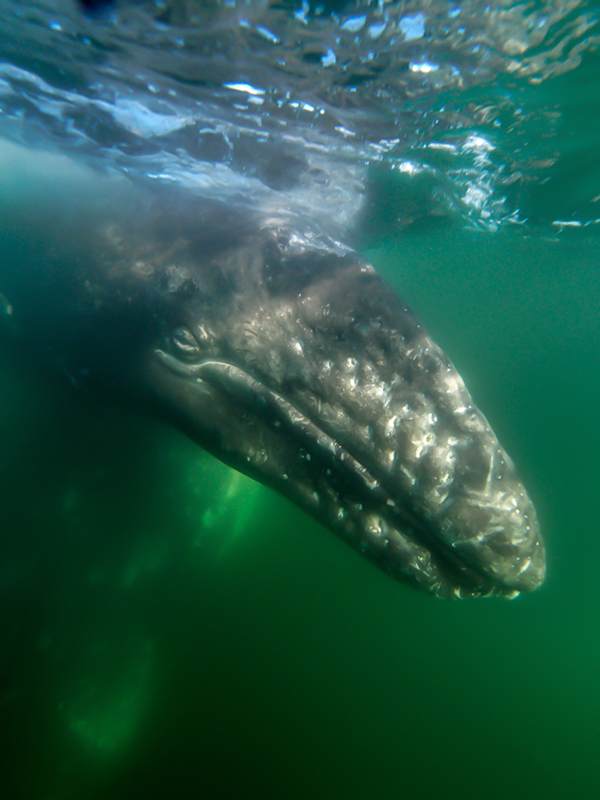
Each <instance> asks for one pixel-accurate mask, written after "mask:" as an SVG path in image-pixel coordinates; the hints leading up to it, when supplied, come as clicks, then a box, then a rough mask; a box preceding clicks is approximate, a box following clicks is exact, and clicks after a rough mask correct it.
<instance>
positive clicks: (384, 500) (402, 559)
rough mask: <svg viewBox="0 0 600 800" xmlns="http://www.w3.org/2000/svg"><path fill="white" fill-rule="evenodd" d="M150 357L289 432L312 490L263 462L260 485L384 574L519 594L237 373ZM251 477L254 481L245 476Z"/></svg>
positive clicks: (284, 404)
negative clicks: (273, 475)
mask: <svg viewBox="0 0 600 800" xmlns="http://www.w3.org/2000/svg"><path fill="white" fill-rule="evenodd" d="M154 352H155V355H156V356H157V358H158V359H159V361H160V362H162V363H163V364H164V365H165V366H166V367H167V368H168V369H169V370H170V371H171V372H173V373H175V374H176V375H178V376H179V377H183V378H186V379H187V380H192V381H195V382H197V384H198V385H199V386H200V387H203V388H205V389H207V390H209V391H215V390H216V391H217V392H218V393H219V395H220V396H221V395H222V396H226V397H227V398H228V400H229V401H231V400H232V399H233V400H234V402H236V404H237V405H238V406H241V407H243V408H244V411H245V412H250V413H252V412H254V414H255V417H256V418H260V420H261V421H262V423H263V424H264V425H265V426H268V427H269V428H271V429H272V430H273V431H275V432H276V434H277V436H278V437H283V436H285V434H286V432H289V433H290V434H291V435H293V437H294V439H295V441H296V442H298V441H299V446H298V450H299V452H301V457H302V458H304V459H307V460H308V461H310V462H311V465H312V469H311V471H313V472H315V473H316V472H317V471H319V472H320V475H321V485H320V487H319V489H317V490H316V491H314V490H313V491H312V492H304V493H303V494H302V495H301V496H300V497H299V496H298V493H297V492H294V490H293V488H291V487H290V484H292V483H293V482H292V480H291V479H290V478H289V476H288V475H287V474H285V475H283V479H284V481H283V482H284V483H287V484H288V485H287V486H285V485H284V486H282V485H281V483H280V482H279V481H277V480H269V479H267V480H264V474H265V473H264V471H263V467H264V465H263V464H261V465H260V466H259V467H258V471H259V472H260V474H261V479H262V482H264V483H267V485H271V486H272V487H273V488H276V489H277V490H278V491H279V492H281V493H283V494H284V495H286V496H288V497H289V498H290V499H292V500H294V501H295V502H296V503H297V504H299V505H301V507H303V508H304V510H305V511H307V512H308V513H310V514H311V515H312V516H314V517H316V518H317V519H318V520H319V521H320V522H321V523H323V522H324V520H325V521H326V522H327V523H328V524H329V525H330V526H331V527H332V528H334V529H336V530H337V532H338V534H340V535H341V536H342V538H344V539H346V540H347V541H348V542H349V543H350V544H351V545H352V546H353V547H354V548H355V549H358V550H359V551H360V552H361V553H362V555H364V556H366V557H367V558H368V559H370V560H371V561H374V562H376V563H377V564H378V566H380V567H381V568H383V569H384V571H387V572H389V573H390V574H393V575H395V576H396V577H401V578H403V579H408V580H409V581H412V582H413V583H416V584H417V585H419V586H421V587H422V588H425V589H427V590H428V591H430V592H431V593H433V594H435V595H438V596H443V597H448V596H450V597H472V596H487V595H498V594H499V595H502V596H504V597H508V598H511V599H512V598H513V597H516V596H518V595H519V594H520V592H519V590H518V589H515V588H514V587H511V586H507V585H504V584H502V583H500V584H498V583H497V582H495V581H494V580H493V578H492V577H491V576H490V575H489V574H486V572H485V571H484V570H483V569H481V570H480V569H478V565H477V564H476V563H473V561H472V560H468V561H467V560H466V559H465V558H464V557H463V553H462V552H461V549H460V548H454V547H450V546H448V545H447V544H446V543H445V542H444V541H443V540H442V539H440V537H439V536H437V535H436V533H435V531H434V530H433V529H432V528H433V526H428V525H427V519H425V518H423V516H422V515H421V516H419V514H418V513H417V512H415V511H414V510H412V509H411V503H410V500H409V499H408V498H405V499H404V500H402V499H401V500H400V501H398V500H397V497H395V495H394V493H393V492H391V491H389V490H388V489H387V488H386V486H385V479H384V480H383V481H381V480H379V479H378V478H377V477H375V476H374V475H373V474H372V472H371V471H370V470H369V469H367V467H365V466H364V464H363V463H361V461H360V460H359V459H357V458H356V457H355V456H354V455H352V453H351V452H350V451H349V450H348V449H347V448H346V447H344V446H343V445H341V444H340V443H339V442H338V441H336V439H335V438H334V437H333V436H331V435H330V434H328V433H327V432H326V431H324V430H323V429H322V428H321V427H320V425H319V424H318V423H316V422H315V421H314V420H313V419H312V418H311V417H310V416H309V415H307V413H305V412H304V411H301V410H300V409H299V408H298V407H297V406H295V405H294V404H293V403H292V402H290V401H289V400H287V399H286V398H285V397H283V396H282V395H281V394H279V393H278V392H276V391H275V390H273V389H271V388H270V387H269V386H268V385H266V384H265V383H263V382H262V381H261V380H259V379H257V378H255V377H253V376H252V375H251V374H250V373H249V372H248V371H247V370H245V369H244V368H242V367H239V366H237V365H236V364H234V363H232V362H230V361H227V360H225V359H220V358H205V359H198V360H194V361H190V362H185V361H182V360H180V359H178V358H175V357H174V356H173V355H171V354H170V353H168V352H166V351H165V350H162V349H160V348H156V349H155V350H154ZM208 387H210V389H209V388H208ZM266 412H269V413H266ZM246 459H247V460H248V462H251V461H252V460H253V454H252V453H249V454H247V455H246ZM311 459H312V461H311ZM250 474H252V475H253V477H256V475H255V474H254V473H252V471H251V472H250ZM313 477H314V476H313ZM340 481H342V482H343V484H344V485H343V487H341V486H340ZM334 484H335V494H336V500H335V502H334V503H333V506H334V508H331V509H329V513H324V511H325V512H327V510H328V509H324V508H323V506H324V505H327V503H326V502H325V503H324V501H323V498H324V495H326V494H329V495H330V496H331V494H332V486H333V485H334ZM290 489H291V490H290ZM467 555H468V554H467Z"/></svg>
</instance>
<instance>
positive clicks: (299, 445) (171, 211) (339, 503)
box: [0, 148, 545, 597]
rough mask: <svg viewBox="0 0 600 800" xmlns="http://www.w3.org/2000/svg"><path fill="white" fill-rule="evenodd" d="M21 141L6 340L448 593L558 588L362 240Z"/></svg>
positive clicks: (9, 212)
mask: <svg viewBox="0 0 600 800" xmlns="http://www.w3.org/2000/svg"><path fill="white" fill-rule="evenodd" d="M15 151H18V152H19V153H20V155H19V157H18V158H16V159H13V160H12V161H11V163H12V164H13V167H11V169H10V170H5V171H4V177H3V181H4V183H5V185H4V186H3V191H4V192H7V193H8V192H10V193H11V203H10V205H9V206H8V207H7V208H6V209H5V211H4V213H3V215H2V219H1V221H0V240H1V249H0V259H1V262H2V266H1V267H0V292H1V293H2V295H3V298H4V300H3V304H4V311H5V313H4V314H3V320H4V321H5V322H6V321H9V323H10V324H5V325H3V326H2V327H3V328H4V329H5V331H4V333H5V335H6V336H8V337H14V336H15V335H17V336H19V337H21V338H24V339H25V340H26V341H27V342H28V346H31V347H36V348H37V349H38V351H39V352H40V353H42V354H44V358H45V359H46V360H47V361H48V362H49V363H50V364H52V365H54V366H55V367H57V368H59V369H61V370H62V371H63V372H65V373H66V374H68V375H69V376H70V377H71V378H72V380H73V382H74V383H76V384H77V385H79V386H89V387H92V388H95V389H100V390H104V391H107V390H108V391H113V392H116V393H118V394H119V395H120V396H123V397H124V398H127V399H128V400H129V401H130V402H134V403H137V404H139V406H140V407H141V408H144V409H146V410H148V411H150V412H152V413H154V414H157V415H158V416H160V417H162V418H163V419H165V420H167V421H168V422H170V423H171V424H173V425H175V426H177V427H178V428H180V429H181V430H182V431H184V432H185V433H186V434H187V435H189V436H190V437H191V438H192V439H193V440H194V441H196V442H197V443H198V444H199V445H201V446H202V447H203V448H205V449H206V450H208V451H210V452H211V453H213V454H214V455H215V456H217V457H218V458H220V459H221V460H223V461H224V462H226V463H227V464H229V465H231V466H232V467H234V468H236V469H238V470H240V471H242V472H244V473H245V474H247V475H249V476H251V477H252V478H255V479H256V480H258V481H260V482H262V483H263V484H266V485H268V486H270V487H272V488H273V489H275V490H277V491H278V492H280V493H281V494H283V495H285V496H286V497H287V498H289V499H290V500H291V501H292V502H294V503H296V504H297V505H298V506H300V507H301V508H302V509H303V510H304V511H306V512H307V513H309V514H310V515H312V516H313V517H315V518H316V519H318V520H319V521H320V522H321V523H323V524H324V525H325V526H326V527H328V528H329V529H330V530H332V531H333V532H335V533H336V534H338V535H339V536H341V537H342V538H343V539H344V540H345V541H347V542H348V543H349V544H351V545H352V546H353V547H354V548H355V549H357V550H358V551H359V552H360V553H362V554H363V555H364V556H365V557H366V558H368V559H370V560H371V561H373V562H374V563H376V564H377V565H378V566H379V567H381V568H382V569H384V570H385V571H386V572H388V573H389V574H391V575H392V576H394V577H395V578H398V579H400V580H403V581H408V582H409V583H412V584H413V585H415V586H417V587H420V588H422V589H425V590H427V591H428V592H430V593H433V594H435V595H438V596H444V597H467V596H485V595H505V596H508V597H512V596H515V595H516V594H518V593H519V592H524V591H529V590H532V589H535V588H536V587H538V586H539V585H540V584H541V582H542V581H543V578H544V572H545V557H544V546H543V543H542V540H541V537H540V533H539V527H538V523H537V519H536V513H535V510H534V507H533V505H532V502H531V500H530V499H529V497H528V495H527V493H526V491H525V489H524V487H523V485H522V483H521V481H520V480H519V477H518V475H517V472H516V470H515V467H514V465H513V463H512V461H511V460H510V458H509V456H508V455H507V454H506V453H505V451H504V450H503V449H502V447H501V446H500V444H499V443H498V440H497V438H496V436H495V435H494V433H493V431H492V430H491V428H490V426H489V424H488V423H487V421H486V419H485V418H484V416H483V415H482V414H481V412H480V411H479V410H478V409H477V408H476V407H475V406H474V404H473V401H472V399H471V397H470V395H469V393H468V391H467V389H466V388H465V385H464V383H463V381H462V379H461V377H460V375H459V374H458V373H457V371H456V369H455V368H454V367H453V365H452V363H451V362H450V360H449V359H448V357H447V356H446V355H445V354H444V353H443V352H442V350H441V349H440V348H439V347H438V346H437V345H436V344H435V343H434V342H433V341H432V339H431V338H430V337H429V335H428V334H427V332H426V331H425V329H424V328H423V326H422V325H421V323H420V322H419V320H418V319H417V318H416V316H415V315H414V313H413V312H412V311H411V310H410V309H409V308H408V307H407V305H406V304H405V303H404V302H403V301H402V300H401V298H400V297H398V296H397V295H396V293H395V292H394V291H392V289H391V288H390V287H389V286H388V285H387V284H386V283H385V282H384V281H383V279H382V278H381V277H380V276H379V275H378V274H377V273H376V271H375V270H374V269H373V267H372V266H371V265H370V264H369V263H367V262H365V260H364V259H363V258H361V257H360V256H359V255H358V254H357V253H356V252H354V251H353V250H351V249H349V248H347V247H345V246H344V245H342V244H341V243H339V242H338V241H336V240H334V239H332V238H331V237H330V236H328V235H326V234H325V233H324V232H323V231H321V230H319V228H318V226H316V225H315V224H314V223H309V222H308V221H307V220H306V219H304V218H302V217H301V216H300V215H295V214H293V213H292V212H286V213H281V214H274V213H273V212H272V211H267V210H261V209H260V208H256V209H252V208H249V207H248V205H247V204H246V203H245V202H241V201H240V203H239V204H236V202H235V200H234V199H233V198H229V199H228V201H227V203H225V202H219V201H218V200H217V199H214V200H210V201H209V200H206V199H202V198H199V197H197V196H195V195H194V194H193V193H191V192H189V191H186V190H185V189H182V188H175V187H168V186H164V185H161V184H159V183H146V182H143V181H133V180H129V179H127V178H126V177H123V176H122V175H119V176H115V175H110V174H101V173H97V172H94V171H92V170H88V169H86V168H83V167H81V166H80V165H76V164H75V163H74V162H73V161H71V160H69V159H67V158H66V157H64V156H52V155H48V154H46V155H42V156H39V157H30V155H29V154H27V151H25V150H23V151H21V150H20V149H18V148H15ZM17 163H18V166H15V164H17ZM42 164H43V165H44V166H43V169H42V168H41V166H40V165H42Z"/></svg>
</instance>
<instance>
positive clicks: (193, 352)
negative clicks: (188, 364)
mask: <svg viewBox="0 0 600 800" xmlns="http://www.w3.org/2000/svg"><path fill="white" fill-rule="evenodd" d="M171 349H172V350H173V354H174V355H176V356H178V357H179V358H184V359H185V360H186V361H195V360H197V358H198V356H199V355H200V346H199V345H198V342H197V341H196V339H195V337H194V335H193V333H192V332H191V331H190V330H188V328H183V327H182V328H176V329H175V330H174V331H173V333H172V334H171Z"/></svg>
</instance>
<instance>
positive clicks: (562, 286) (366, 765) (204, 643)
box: [0, 229, 600, 800]
mask: <svg viewBox="0 0 600 800" xmlns="http://www.w3.org/2000/svg"><path fill="white" fill-rule="evenodd" d="M369 255H370V257H371V258H372V260H373V262H374V263H375V264H376V265H377V266H378V268H379V269H380V270H381V271H382V272H383V273H384V274H385V275H386V276H387V277H388V279H389V280H390V281H391V282H392V283H394V285H395V286H396V287H397V288H398V289H399V290H400V291H401V293H402V294H403V296H404V297H405V298H406V299H407V300H408V301H409V303H410V304H411V305H412V306H413V307H414V308H415V310H416V311H417V312H418V313H419V314H420V316H421V317H422V319H423V321H424V322H425V324H426V325H427V327H428V328H429V329H430V331H431V333H432V334H433V335H434V338H435V339H436V340H437V341H438V342H439V343H440V344H441V345H442V346H443V347H444V348H445V349H446V350H447V352H448V353H449V354H450V355H451V357H452V358H453V359H454V361H455V363H456V365H457V367H458V368H459V370H460V371H461V373H462V374H463V376H464V377H465V380H466V382H467V384H468V385H469V387H470V389H471V391H472V394H473V395H474V398H475V401H476V402H477V403H478V405H479V406H480V407H481V408H482V409H483V410H484V412H485V413H486V414H487V416H488V417H489V419H490V421H491V423H492V425H493V427H494V429H495V430H496V432H497V433H498V435H499V437H500V439H501V441H502V442H503V444H504V445H505V446H506V447H507V449H508V450H509V452H510V453H511V455H512V456H513V457H514V459H515V461H516V462H517V464H518V467H519V470H520V472H521V474H522V477H523V478H524V481H525V484H526V485H527V487H528V489H529V490H530V493H531V495H532V497H533V499H534V501H535V502H536V505H537V508H538V512H539V515H540V518H541V523H542V526H543V531H544V534H545V537H546V540H547V544H548V551H549V575H548V580H547V583H546V584H545V586H544V588H543V589H541V590H540V591H539V592H536V593H534V594H533V595H530V596H527V597H522V598H518V599H517V600H514V601H511V602H509V601H503V600H494V599H488V600H479V601H473V602H467V601H462V602H446V601H440V600H435V599H432V598H430V597H427V596H425V595H422V594H419V593H417V592H414V591H412V590H410V589H409V588H406V587H404V586H401V585H399V584H397V583H394V582H393V581H392V580H390V579H389V578H388V577H387V576H385V575H384V574H382V573H380V572H379V571H378V570H376V569H375V568H373V567H372V566H370V565H369V564H368V563H367V562H365V561H364V560H363V559H361V558H360V557H359V556H358V555H357V554H356V553H354V552H353V551H351V550H350V548H348V547H347V546H346V545H344V544H343V543H341V542H339V541H338V540H336V539H335V537H334V536H332V534H331V533H329V532H328V531H326V530H324V529H322V528H320V527H319V526H318V525H317V524H316V523H314V522H312V521H311V520H309V519H308V518H307V517H305V516H304V515H303V514H302V513H300V512H299V511H298V510H296V509H295V508H294V507H292V506H291V505H289V504H288V503H287V502H286V501H284V500H283V499H281V498H280V497H278V496H276V495H274V494H273V493H271V492H270V491H268V490H266V489H264V488H262V487H257V486H255V485H254V484H252V483H251V482H250V481H248V480H247V479H245V478H241V477H238V476H237V475H236V474H235V473H233V472H230V471H229V470H227V469H226V468H225V467H223V466H221V465H220V464H218V463H217V462H215V461H213V460H212V459H210V458H209V457H208V456H206V455H204V454H202V453H201V452H200V451H199V450H198V449H197V448H196V447H195V446H194V445H193V444H191V443H190V442H188V441H187V440H186V439H184V438H183V437H181V436H180V435H179V434H177V433H175V432H172V431H171V430H168V429H165V428H163V427H162V426H160V425H159V424H158V423H154V422H153V421H151V420H146V419H142V418H140V417H139V416H138V415H134V414H133V413H130V412H128V411H127V410H124V409H120V408H117V407H115V408H112V407H109V406H107V405H106V404H100V403H99V402H96V401H95V400H94V399H93V398H88V397H86V396H81V395H80V393H77V392H74V391H72V390H71V389H69V388H67V386H66V385H65V386H63V385H62V383H60V382H56V383H54V382H51V381H50V380H49V379H47V378H45V377H43V376H40V375H38V374H36V373H35V371H31V370H28V368H27V364H26V363H25V364H24V363H22V362H19V361H18V360H17V359H15V358H11V357H9V355H8V354H3V356H2V361H1V364H0V367H1V380H2V387H3V391H2V394H1V396H0V403H1V407H0V412H1V413H0V440H1V441H2V442H3V445H2V453H1V457H0V478H1V480H0V498H1V500H0V507H1V508H2V531H3V536H2V541H1V548H2V558H1V560H0V564H1V566H0V602H1V606H0V607H1V609H2V611H1V617H0V618H1V624H2V631H1V633H2V637H1V639H0V648H1V649H0V656H1V673H0V680H1V693H0V714H1V724H2V729H3V730H2V732H1V733H2V742H3V745H2V748H0V770H1V773H0V774H1V775H2V776H3V778H2V780H3V785H6V786H7V790H6V791H5V792H4V793H3V797H7V798H11V800H12V798H15V800H17V799H19V800H20V798H23V800H38V799H39V800H66V798H73V799H74V800H80V799H81V800H88V798H89V800H96V799H98V800H104V798H123V799H124V800H137V799H138V798H139V799H140V800H141V799H142V798H184V797H207V798H208V797H210V798H230V797H232V798H233V797H235V798H264V799H265V800H271V798H273V799H274V798H294V799H295V798H298V800H304V799H305V798H319V799H321V798H323V800H325V798H336V800H337V798H365V797H369V798H381V799H382V800H387V799H388V798H407V799H408V800H413V798H452V799H453V798H461V800H475V799H476V798H477V799H479V798H481V797H485V798H490V799H493V800H496V799H498V800H500V798H507V797H510V798H513V800H520V799H521V798H528V800H529V799H530V798H538V797H545V796H548V797H556V798H567V797H569V798H571V797H573V796H575V797H595V796H597V795H598V793H599V792H600V758H599V756H600V678H599V676H600V637H599V635H598V630H599V628H600V605H599V602H598V589H597V587H598V578H597V575H598V570H599V568H600V536H599V533H600V511H599V503H598V489H597V487H598V483H599V479H600V469H599V466H598V453H599V452H600V428H599V426H598V422H597V411H598V401H599V397H600V369H599V367H600V359H599V353H600V330H599V326H598V316H599V315H598V308H599V307H600V281H599V280H598V242H597V241H595V240H594V239H592V238H589V237H587V238H586V239H585V241H581V240H580V239H578V238H577V237H574V236H572V235H570V233H569V232H568V231H564V232H563V233H562V234H558V235H556V236H554V237H552V236H548V237H542V236H533V235H525V233H524V232H523V231H522V230H521V229H518V230H512V229H511V230H509V231H507V232H498V233H496V234H489V233H486V234H483V233H473V232H468V231H464V230H455V231H450V230H446V231H438V232H435V233H434V232H429V233H421V234H418V235H412V236H407V237H405V238H404V239H398V240H397V241H396V242H395V243H394V244H393V245H390V246H389V247H387V248H384V247H382V248H379V249H378V250H376V251H372V252H370V253H369Z"/></svg>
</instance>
